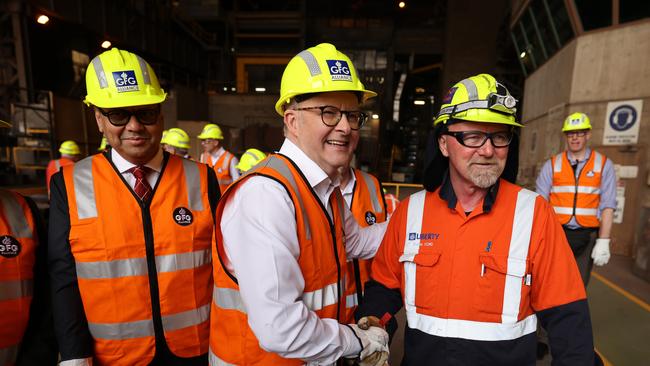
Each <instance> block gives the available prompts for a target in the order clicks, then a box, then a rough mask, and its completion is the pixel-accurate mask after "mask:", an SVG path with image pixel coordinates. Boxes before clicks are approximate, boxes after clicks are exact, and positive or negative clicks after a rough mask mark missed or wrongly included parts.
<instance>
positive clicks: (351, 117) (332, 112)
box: [293, 105, 368, 131]
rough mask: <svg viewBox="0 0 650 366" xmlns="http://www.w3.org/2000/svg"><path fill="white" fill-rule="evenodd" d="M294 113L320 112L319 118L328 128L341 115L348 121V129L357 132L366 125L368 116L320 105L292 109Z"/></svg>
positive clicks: (339, 120) (333, 124)
mask: <svg viewBox="0 0 650 366" xmlns="http://www.w3.org/2000/svg"><path fill="white" fill-rule="evenodd" d="M293 110H295V111H309V110H320V118H321V120H322V121H323V123H324V124H325V125H326V126H328V127H334V126H336V125H337V124H339V122H341V118H343V115H345V117H346V118H347V119H348V123H349V124H350V129H352V130H355V131H356V130H358V129H360V128H361V126H363V124H364V123H366V120H368V115H367V114H365V113H363V112H361V111H342V110H340V109H338V108H336V107H334V106H331V105H322V106H318V107H303V108H293Z"/></svg>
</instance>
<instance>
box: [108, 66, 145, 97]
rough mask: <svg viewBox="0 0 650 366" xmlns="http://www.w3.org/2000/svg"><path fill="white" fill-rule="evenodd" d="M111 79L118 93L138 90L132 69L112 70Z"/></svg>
mask: <svg viewBox="0 0 650 366" xmlns="http://www.w3.org/2000/svg"><path fill="white" fill-rule="evenodd" d="M113 80H115V87H117V91H118V92H119V93H123V92H130V91H137V90H140V89H139V88H138V80H137V79H136V78H135V71H133V70H126V71H113Z"/></svg>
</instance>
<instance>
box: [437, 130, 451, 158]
mask: <svg viewBox="0 0 650 366" xmlns="http://www.w3.org/2000/svg"><path fill="white" fill-rule="evenodd" d="M448 137H449V136H447V135H442V136H438V148H439V149H440V152H441V153H442V155H443V156H444V157H446V158H448V157H449V150H448V149H447V138H448Z"/></svg>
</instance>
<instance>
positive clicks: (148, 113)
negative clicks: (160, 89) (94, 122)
mask: <svg viewBox="0 0 650 366" xmlns="http://www.w3.org/2000/svg"><path fill="white" fill-rule="evenodd" d="M97 109H98V110H99V113H101V114H102V115H103V116H104V117H106V118H108V121H109V122H110V123H111V124H112V125H113V126H118V127H122V126H126V124H127V123H129V120H130V119H131V116H135V118H136V119H137V120H138V122H140V123H142V124H143V125H155V124H156V123H157V122H158V117H159V116H160V106H156V107H153V108H145V109H138V110H135V111H130V110H128V109H112V110H110V111H105V110H103V109H101V108H97Z"/></svg>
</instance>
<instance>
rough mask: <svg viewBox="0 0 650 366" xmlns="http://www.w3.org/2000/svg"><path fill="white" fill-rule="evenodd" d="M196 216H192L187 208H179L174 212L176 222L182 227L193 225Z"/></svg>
mask: <svg viewBox="0 0 650 366" xmlns="http://www.w3.org/2000/svg"><path fill="white" fill-rule="evenodd" d="M193 220H194V216H192V211H190V210H189V209H187V208H185V207H177V208H176V209H175V210H174V221H175V222H176V223H177V224H178V225H180V226H187V225H190V224H192V221H193Z"/></svg>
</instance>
